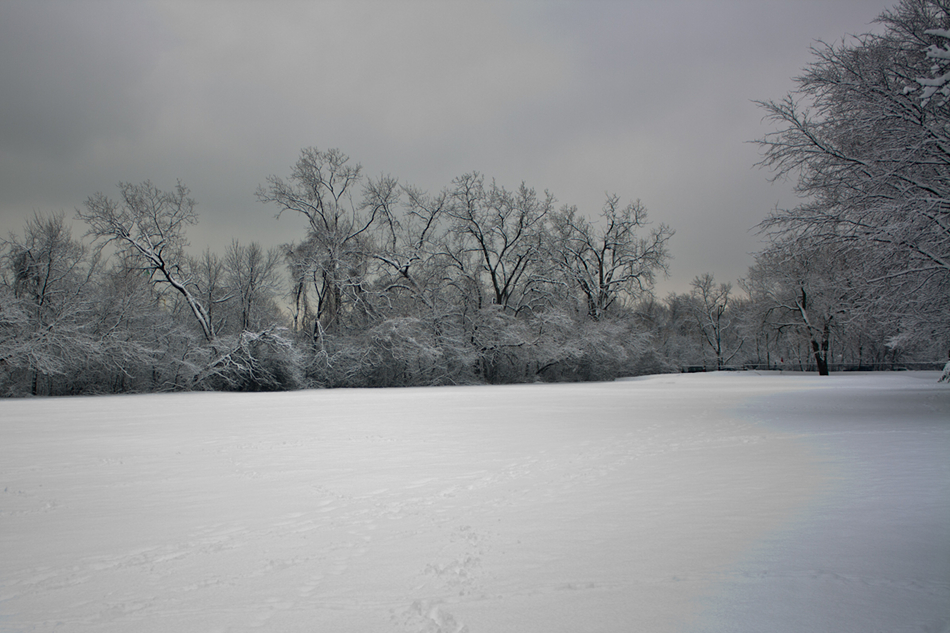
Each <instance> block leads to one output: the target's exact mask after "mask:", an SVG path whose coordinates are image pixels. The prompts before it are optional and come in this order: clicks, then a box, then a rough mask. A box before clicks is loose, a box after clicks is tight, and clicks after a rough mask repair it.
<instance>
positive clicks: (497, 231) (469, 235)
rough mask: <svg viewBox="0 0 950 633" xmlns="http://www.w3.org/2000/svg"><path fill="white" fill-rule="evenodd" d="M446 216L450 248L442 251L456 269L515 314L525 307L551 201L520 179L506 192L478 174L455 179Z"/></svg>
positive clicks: (474, 285) (494, 300) (540, 250)
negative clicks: (519, 182)
mask: <svg viewBox="0 0 950 633" xmlns="http://www.w3.org/2000/svg"><path fill="white" fill-rule="evenodd" d="M449 196H450V201H449V205H448V207H447V209H446V214H447V215H448V216H449V217H450V218H451V220H452V222H453V226H452V232H453V234H454V237H455V239H456V241H455V244H454V247H452V246H450V247H449V248H448V249H447V250H446V252H447V254H449V255H450V257H451V259H452V264H453V266H454V267H455V269H456V270H457V271H458V273H459V274H460V275H461V276H462V277H463V278H465V279H467V280H468V281H469V282H470V284H469V285H470V287H472V288H474V289H475V290H477V291H478V292H479V307H481V306H482V302H481V292H483V291H487V294H488V297H490V299H489V302H490V303H491V304H493V305H497V306H501V307H502V308H503V309H511V310H513V311H515V312H518V311H519V310H520V309H522V308H525V307H527V306H528V303H529V301H530V295H531V291H532V289H533V288H534V286H535V285H536V283H537V281H538V280H537V279H536V278H535V277H534V276H533V273H534V272H535V267H536V264H537V263H538V262H539V261H540V259H541V255H542V248H541V240H542V236H543V232H542V227H543V222H544V220H545V218H546V217H547V215H548V214H549V213H550V212H551V209H552V207H553V205H554V197H553V196H552V195H551V194H550V193H547V192H545V195H544V196H543V197H540V198H539V197H538V195H537V192H536V191H535V190H534V189H530V188H528V187H527V186H526V185H525V184H524V183H522V184H521V186H520V187H518V190H517V191H513V192H511V191H508V190H506V189H505V188H504V187H500V186H498V185H497V184H495V183H494V182H492V183H491V184H486V183H485V179H484V177H483V176H482V175H481V174H478V173H470V174H466V175H464V176H460V177H459V178H456V179H455V181H454V182H453V186H452V189H451V191H450V193H449Z"/></svg>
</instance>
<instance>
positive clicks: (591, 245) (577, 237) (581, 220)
mask: <svg viewBox="0 0 950 633" xmlns="http://www.w3.org/2000/svg"><path fill="white" fill-rule="evenodd" d="M648 224H649V223H648V221H647V211H646V208H645V207H644V206H643V205H642V204H640V201H639V200H638V201H636V202H633V203H630V204H628V205H626V206H622V205H621V203H620V198H619V197H617V196H616V195H610V196H607V201H606V202H605V203H604V208H603V211H602V212H601V217H600V218H599V222H598V223H596V224H594V223H591V222H590V221H589V220H588V219H587V218H585V217H584V216H583V215H581V214H579V213H578V211H577V208H576V207H565V208H563V209H561V210H560V211H559V212H557V213H555V214H553V215H552V220H551V238H550V239H549V241H548V244H547V251H548V252H547V256H548V258H549V260H550V261H551V262H552V263H553V264H554V266H555V268H556V269H557V270H558V271H559V272H560V274H561V275H562V276H563V278H564V279H565V280H566V282H567V285H568V286H569V287H570V288H572V289H573V290H574V291H576V292H579V293H580V294H581V295H582V296H583V298H584V302H585V304H586V309H587V315H588V316H589V317H590V318H592V319H594V320H598V319H600V318H602V317H603V316H604V315H605V314H606V313H607V312H608V310H609V309H610V308H611V306H613V305H614V304H615V303H616V302H617V301H618V300H623V298H628V299H632V300H636V299H638V298H639V297H640V295H642V294H644V293H649V291H650V290H651V289H652V287H653V282H654V280H655V278H656V274H657V273H658V272H664V273H665V272H666V270H667V262H668V260H669V251H668V249H667V244H668V242H669V239H670V238H671V237H672V236H673V230H672V229H670V228H669V227H668V226H666V225H665V224H660V225H659V226H658V227H656V228H654V229H652V230H650V231H648V232H647V234H646V235H642V234H641V232H642V231H644V230H645V229H646V227H647V225H648Z"/></svg>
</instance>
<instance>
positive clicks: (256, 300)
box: [224, 240, 281, 332]
mask: <svg viewBox="0 0 950 633" xmlns="http://www.w3.org/2000/svg"><path fill="white" fill-rule="evenodd" d="M280 261H281V255H280V251H279V250H278V249H275V248H272V249H269V250H267V251H265V250H264V249H263V248H261V245H260V244H258V243H257V242H251V243H250V244H249V245H247V246H242V245H241V244H240V243H239V242H238V241H237V240H234V241H233V242H231V246H230V247H229V248H228V251H227V254H226V255H225V258H224V268H225V270H226V275H227V285H228V288H229V289H230V294H231V296H233V297H234V298H235V299H236V300H237V302H238V305H239V327H240V330H241V331H242V332H244V331H258V330H261V329H263V328H264V327H266V326H267V325H272V323H268V324H265V320H267V317H274V316H276V315H275V311H276V303H275V300H274V298H275V297H276V295H277V292H278V290H279V289H280V274H279V269H278V266H279V265H280Z"/></svg>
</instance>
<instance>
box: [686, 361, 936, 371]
mask: <svg viewBox="0 0 950 633" xmlns="http://www.w3.org/2000/svg"><path fill="white" fill-rule="evenodd" d="M945 364H946V361H933V362H925V363H898V362H894V363H860V364H857V363H832V364H830V365H828V371H829V372H843V371H844V372H847V371H912V370H917V371H940V370H941V369H943V366H944V365H945ZM680 370H681V371H682V372H683V373H684V374H694V373H699V372H704V371H802V367H801V366H800V365H798V364H792V363H787V364H781V363H772V364H766V363H746V364H745V365H725V366H723V367H719V368H718V369H717V368H716V366H715V365H713V366H703V365H684V366H683V367H681V368H680ZM804 370H805V371H806V372H808V371H818V368H817V367H816V366H815V365H813V364H812V365H805V367H804Z"/></svg>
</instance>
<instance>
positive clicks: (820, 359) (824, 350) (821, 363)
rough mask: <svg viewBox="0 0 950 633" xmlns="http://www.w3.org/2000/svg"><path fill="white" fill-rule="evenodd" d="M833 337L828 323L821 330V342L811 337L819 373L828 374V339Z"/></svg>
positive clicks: (820, 374) (821, 374)
mask: <svg viewBox="0 0 950 633" xmlns="http://www.w3.org/2000/svg"><path fill="white" fill-rule="evenodd" d="M830 338H831V328H830V327H829V325H828V324H827V323H825V327H824V328H823V329H822V331H821V343H819V342H818V341H816V340H815V339H814V338H812V339H811V349H812V352H814V354H815V365H817V366H818V375H819V376H827V375H828V340H829V339H830Z"/></svg>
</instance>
